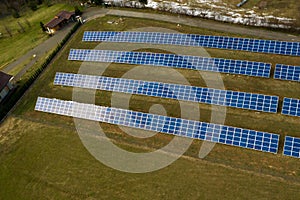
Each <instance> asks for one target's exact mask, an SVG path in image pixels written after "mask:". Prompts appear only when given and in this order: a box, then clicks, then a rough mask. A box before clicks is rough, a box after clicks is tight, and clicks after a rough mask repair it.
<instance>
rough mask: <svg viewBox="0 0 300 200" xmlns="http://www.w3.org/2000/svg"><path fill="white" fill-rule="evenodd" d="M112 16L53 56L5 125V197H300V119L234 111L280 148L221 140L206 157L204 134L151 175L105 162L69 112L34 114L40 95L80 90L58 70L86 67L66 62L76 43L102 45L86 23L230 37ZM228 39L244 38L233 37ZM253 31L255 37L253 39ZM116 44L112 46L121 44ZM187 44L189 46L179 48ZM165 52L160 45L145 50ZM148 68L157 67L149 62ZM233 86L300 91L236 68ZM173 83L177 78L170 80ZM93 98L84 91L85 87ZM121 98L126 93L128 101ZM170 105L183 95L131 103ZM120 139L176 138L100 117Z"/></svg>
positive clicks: (127, 144) (143, 147) (112, 69)
mask: <svg viewBox="0 0 300 200" xmlns="http://www.w3.org/2000/svg"><path fill="white" fill-rule="evenodd" d="M116 19H117V17H111V16H106V17H104V18H101V19H98V20H92V21H90V22H88V23H86V24H85V25H83V26H82V27H81V28H80V29H79V30H78V32H77V34H76V35H75V36H74V37H73V38H72V39H71V41H70V42H69V43H68V45H67V46H66V47H65V49H64V50H63V51H62V52H61V54H60V55H59V56H58V58H57V59H56V60H55V61H54V63H53V64H52V65H51V66H49V67H48V68H47V69H46V70H45V72H44V73H43V74H42V75H41V77H40V78H39V79H38V80H37V81H36V83H35V84H34V86H33V87H32V88H31V89H30V91H29V92H28V93H27V94H26V95H25V96H24V98H23V99H22V101H21V102H20V104H19V105H18V106H17V108H16V110H15V111H14V112H13V114H12V115H11V116H10V117H9V118H8V119H7V120H6V121H5V122H4V123H3V124H2V125H1V127H0V133H1V134H0V152H1V153H0V162H1V165H0V177H1V178H0V187H1V190H2V191H4V192H1V193H0V199H19V198H23V199H36V198H40V197H41V196H43V198H46V199H87V198H88V199H99V198H101V199H103V198H106V199H203V198H204V199H236V198H238V199H249V198H251V199H296V198H297V197H299V195H300V191H299V187H300V184H299V183H300V168H299V164H300V160H299V159H294V158H289V157H285V156H282V155H281V151H282V145H283V137H284V136H285V135H286V134H288V135H292V136H298V137H300V133H299V129H300V123H299V119H298V118H296V117H288V116H282V115H281V114H279V113H277V114H270V113H257V112H254V111H247V110H241V109H234V108H227V115H226V121H225V124H226V125H232V126H237V127H242V128H250V129H254V130H261V131H267V132H273V133H278V134H280V135H281V141H280V150H279V154H277V155H274V154H269V153H262V152H258V151H253V150H247V149H242V148H238V147H230V146H226V145H220V144H217V145H216V146H215V147H214V149H213V150H212V152H211V153H210V154H209V155H208V156H207V157H205V158H204V159H199V158H197V156H198V152H199V148H200V146H201V144H202V142H201V141H194V142H193V144H192V145H191V147H190V148H189V150H188V151H187V152H186V153H185V156H184V157H182V158H180V159H179V160H177V161H176V162H174V163H173V164H171V165H170V166H168V167H166V168H164V169H162V170H159V171H156V172H151V173H146V174H129V173H123V172H119V171H116V170H113V169H111V168H108V167H106V166H104V165H103V164H101V163H100V162H98V161H96V160H95V158H93V157H92V156H91V155H90V154H89V153H88V152H87V150H86V149H85V148H84V146H83V145H82V143H81V141H80V139H79V137H78V134H77V133H76V131H75V128H74V122H73V119H72V118H70V117H64V116H57V115H53V114H47V113H41V112H35V111H34V105H35V102H36V98H37V97H38V96H44V97H50V98H59V99H65V100H70V99H71V98H72V88H69V87H57V86H54V85H53V78H54V75H55V72H58V71H60V72H72V73H77V71H78V69H79V67H80V65H81V62H73V61H67V56H68V52H69V50H70V48H94V47H95V46H96V45H97V43H92V42H91V43H87V42H82V41H81V38H82V35H83V32H84V31H85V30H107V31H108V30H129V29H131V28H137V27H146V26H152V27H153V26H157V27H164V28H169V29H174V30H177V31H180V32H187V33H198V34H214V35H224V33H219V32H214V31H210V30H205V29H198V28H193V27H188V26H181V27H177V26H176V24H171V23H165V22H158V21H154V20H146V19H134V18H125V21H124V23H121V24H118V25H112V24H108V23H107V21H108V20H116ZM227 35H229V36H239V35H233V34H227ZM245 37H248V36H245ZM112 45H113V44H112ZM178 48H180V47H178ZM145 50H148V51H150V50H151V51H159V50H158V49H150V48H149V49H145ZM206 50H207V52H208V53H209V54H210V55H211V56H212V57H224V58H233V59H245V60H257V61H263V62H270V63H272V64H273V67H274V66H275V65H274V64H275V63H285V64H297V63H299V61H300V58H299V57H298V58H297V57H288V56H280V55H267V54H258V53H249V52H237V51H228V50H216V49H206ZM133 68H134V65H123V64H111V65H110V66H109V68H108V69H107V70H106V71H105V73H104V75H107V76H113V77H121V76H122V75H123V74H124V73H126V72H127V71H129V70H130V69H133ZM148 69H149V70H152V69H154V68H153V67H150V66H149V67H148ZM178 72H179V73H181V74H182V75H183V76H184V77H185V78H186V79H187V80H189V82H190V83H191V84H192V85H195V86H206V85H205V83H204V82H203V80H202V79H201V78H199V77H198V76H197V74H196V73H195V72H194V71H189V70H178ZM222 79H223V81H224V85H225V88H226V89H232V90H240V91H247V92H257V93H263V94H271V95H278V96H280V99H281V100H282V98H283V97H285V96H288V97H296V98H299V96H298V95H299V93H300V88H299V83H291V82H288V81H279V80H274V79H272V78H271V79H264V78H255V77H246V76H236V75H225V74H223V75H222ZM166 82H168V80H166ZM83 95H85V93H83ZM110 98H111V93H110V92H104V91H97V92H96V102H97V104H99V105H106V106H109V105H110ZM120 101H122V98H121V99H120ZM153 104H162V105H164V107H165V109H166V111H167V114H168V115H170V116H175V117H180V107H179V104H178V101H175V100H166V99H159V98H154V97H145V96H140V95H133V96H132V97H131V101H130V109H132V110H137V111H142V112H148V111H149V107H150V106H151V105H153ZM199 108H200V110H201V116H200V119H199V120H201V121H210V117H211V110H212V107H211V106H209V105H205V104H199ZM100 125H101V127H102V128H103V129H104V130H105V133H106V134H107V136H108V137H109V138H111V139H112V140H113V141H114V143H115V144H116V145H118V146H120V147H122V148H124V149H127V150H129V151H152V150H155V149H158V148H160V147H162V146H164V145H166V144H168V143H169V142H170V141H171V139H172V137H171V136H167V135H164V134H157V135H155V136H154V137H151V138H147V139H137V138H134V137H132V136H129V135H127V134H125V133H124V132H123V131H121V129H120V128H119V127H118V126H115V125H109V124H104V123H100ZM87 128H89V127H87Z"/></svg>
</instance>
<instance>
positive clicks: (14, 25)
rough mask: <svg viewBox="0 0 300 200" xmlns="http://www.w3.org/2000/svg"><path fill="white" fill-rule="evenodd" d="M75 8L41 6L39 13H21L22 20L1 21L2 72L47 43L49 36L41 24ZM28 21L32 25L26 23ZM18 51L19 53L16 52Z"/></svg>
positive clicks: (6, 18) (56, 5)
mask: <svg viewBox="0 0 300 200" xmlns="http://www.w3.org/2000/svg"><path fill="white" fill-rule="evenodd" d="M73 9H74V8H73V7H72V6H70V5H66V4H54V5H52V6H50V7H46V6H41V7H39V9H38V10H37V11H34V12H33V11H26V12H25V13H24V14H22V13H21V17H20V18H17V19H15V18H13V17H12V16H9V17H5V18H1V19H0V32H1V33H2V35H3V36H2V37H1V38H0V45H1V49H0V55H1V58H0V70H1V69H2V68H3V67H5V66H6V65H7V64H9V63H10V62H12V61H14V60H16V59H18V58H19V57H20V56H22V55H24V54H25V53H26V52H28V51H29V50H31V49H33V48H34V47H35V46H37V45H38V44H40V43H41V42H43V41H45V40H46V39H47V38H48V37H49V36H48V35H47V34H46V33H43V32H42V30H41V27H40V22H43V23H44V24H46V23H47V22H48V21H50V20H51V19H52V18H53V17H54V16H55V15H56V14H57V13H58V12H60V11H61V10H70V11H71V10H73ZM26 20H27V21H28V22H29V23H30V27H29V25H28V24H27V23H26ZM18 22H19V23H20V24H21V25H22V26H23V27H24V29H25V32H24V33H22V32H21V30H22V29H21V27H20V26H19V25H18ZM4 26H7V27H8V28H9V29H10V30H11V33H12V37H10V36H9V35H8V33H7V32H6V30H5V27H4ZM16 49H17V51H16Z"/></svg>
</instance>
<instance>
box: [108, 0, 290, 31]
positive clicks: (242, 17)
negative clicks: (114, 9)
mask: <svg viewBox="0 0 300 200" xmlns="http://www.w3.org/2000/svg"><path fill="white" fill-rule="evenodd" d="M105 1H106V2H111V3H112V4H114V5H116V6H125V7H136V8H142V7H143V6H144V5H143V4H141V3H140V2H138V0H105ZM176 1H177V2H176ZM196 2H197V3H198V4H203V5H204V4H205V8H202V7H201V6H200V5H197V7H191V6H188V5H189V4H187V3H182V0H174V1H159V0H148V4H147V5H145V7H147V8H152V9H157V10H163V11H167V12H172V13H178V14H186V15H190V16H199V17H203V18H207V19H213V20H218V21H223V22H230V23H235V24H244V25H251V26H262V27H274V28H290V27H291V26H292V23H293V22H294V21H295V19H292V18H285V17H277V16H273V15H270V14H268V13H262V14H259V13H256V12H255V10H250V9H248V10H246V9H244V8H238V9H237V8H230V7H228V6H226V4H225V3H223V2H222V0H196ZM207 7H208V8H207Z"/></svg>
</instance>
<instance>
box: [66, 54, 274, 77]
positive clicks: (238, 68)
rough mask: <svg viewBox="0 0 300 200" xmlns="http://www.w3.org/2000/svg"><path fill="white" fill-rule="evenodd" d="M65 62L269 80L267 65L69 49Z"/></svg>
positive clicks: (268, 65)
mask: <svg viewBox="0 0 300 200" xmlns="http://www.w3.org/2000/svg"><path fill="white" fill-rule="evenodd" d="M68 59H69V60H79V61H97V62H115V63H128V64H139V65H155V66H163V67H172V68H182V69H194V70H202V71H213V72H222V73H229V74H241V75H248V76H258V77H265V78H269V77H270V71H271V64H270V63H263V62H252V61H245V60H230V59H223V58H208V57H198V56H186V55H174V54H162V53H149V52H128V51H112V50H90V49H71V50H70V54H69V57H68Z"/></svg>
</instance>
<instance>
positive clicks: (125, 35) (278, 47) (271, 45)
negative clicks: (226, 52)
mask: <svg viewBox="0 0 300 200" xmlns="http://www.w3.org/2000/svg"><path fill="white" fill-rule="evenodd" d="M82 40H83V41H107V42H130V43H152V44H171V45H183V46H201V47H208V48H219V49H230V50H239V51H250V52H260V53H271V54H280V55H290V56H300V43H299V42H284V41H276V40H259V39H249V38H232V37H225V36H208V35H195V34H178V33H158V32H111V31H103V32H101V31H85V32H84V34H83V39H82Z"/></svg>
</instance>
